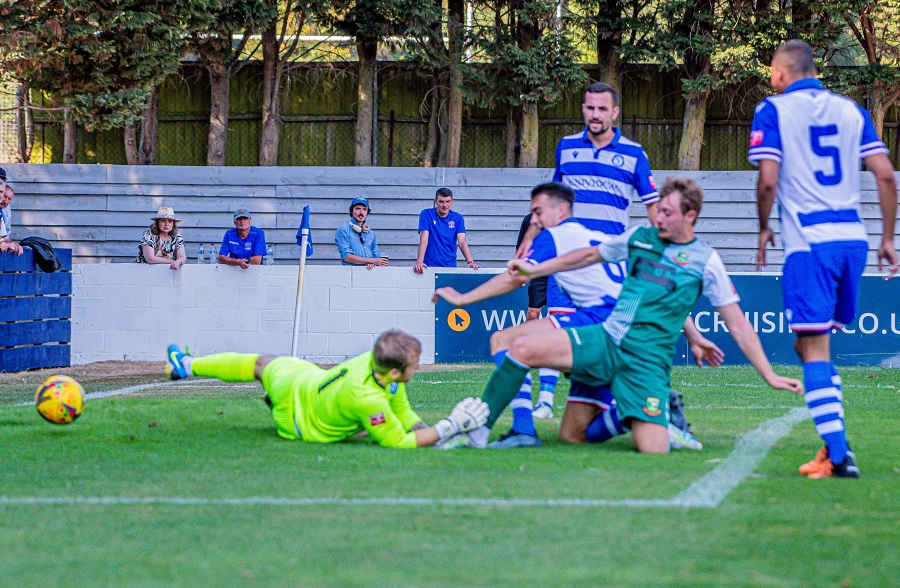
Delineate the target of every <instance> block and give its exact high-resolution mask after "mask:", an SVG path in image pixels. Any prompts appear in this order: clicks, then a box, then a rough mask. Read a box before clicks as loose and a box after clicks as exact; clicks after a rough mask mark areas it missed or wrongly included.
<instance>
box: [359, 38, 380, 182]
mask: <svg viewBox="0 0 900 588" xmlns="http://www.w3.org/2000/svg"><path fill="white" fill-rule="evenodd" d="M356 53H357V55H358V57H359V85H358V86H357V88H358V91H357V95H358V102H357V106H356V145H355V154H356V158H355V159H356V165H372V161H373V159H372V148H373V145H374V143H373V140H372V139H373V136H372V129H373V127H374V124H375V65H376V63H377V59H378V41H369V40H359V39H357V41H356Z"/></svg>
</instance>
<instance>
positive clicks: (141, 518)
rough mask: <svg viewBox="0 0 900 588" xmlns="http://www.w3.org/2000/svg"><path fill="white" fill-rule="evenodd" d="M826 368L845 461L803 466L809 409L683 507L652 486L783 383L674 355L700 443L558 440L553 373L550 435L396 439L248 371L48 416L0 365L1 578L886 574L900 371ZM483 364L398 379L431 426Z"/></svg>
mask: <svg viewBox="0 0 900 588" xmlns="http://www.w3.org/2000/svg"><path fill="white" fill-rule="evenodd" d="M779 370H780V371H781V372H782V373H787V374H789V375H794V376H798V375H799V370H798V369H797V368H796V367H782V368H779ZM841 372H842V375H843V378H844V396H845V404H846V408H847V426H848V430H849V431H850V439H851V441H852V443H853V445H854V449H855V451H856V453H857V455H858V462H859V465H860V467H861V469H862V478H861V479H859V480H855V481H854V480H838V479H831V480H821V481H814V480H806V479H804V478H803V477H802V476H800V475H799V474H798V473H797V466H798V465H799V464H801V463H803V462H804V461H806V460H808V459H810V458H811V457H812V455H813V454H814V453H815V451H816V450H817V449H818V448H819V446H820V442H819V440H818V437H817V436H816V434H815V431H814V429H813V426H812V423H811V422H810V421H809V420H808V419H806V418H804V419H803V420H802V421H800V422H799V423H798V424H796V425H794V426H793V428H792V429H791V430H790V432H789V433H788V434H787V435H786V436H784V437H782V438H781V439H780V440H778V441H777V442H776V443H775V444H774V446H773V447H772V448H771V450H770V451H769V453H768V455H767V456H766V457H765V458H764V459H763V460H762V461H761V462H759V463H758V465H756V467H755V468H753V471H752V472H749V473H748V475H747V476H746V478H745V479H743V480H742V481H741V482H740V484H739V485H737V487H735V488H734V489H733V490H732V491H730V492H729V493H728V494H727V496H725V498H724V500H722V501H721V502H720V503H719V504H717V505H716V506H711V507H696V508H685V507H677V506H672V505H667V504H665V501H667V500H670V499H672V498H673V497H674V496H676V495H679V493H682V494H683V493H684V492H686V491H687V490H686V489H688V488H689V487H690V486H691V484H692V483H694V482H695V481H697V480H699V479H701V478H703V477H704V476H705V475H706V474H708V473H709V472H713V471H718V470H716V468H717V467H719V466H720V464H722V463H723V460H726V458H728V457H729V455H730V454H732V452H733V451H734V450H735V447H736V444H737V443H738V442H739V441H740V440H741V439H742V438H743V437H744V436H745V435H746V434H747V433H748V432H751V431H753V430H755V429H757V427H759V426H760V425H761V424H762V423H765V422H767V421H770V420H772V419H776V418H778V417H781V416H783V415H785V414H787V413H789V412H790V411H791V410H792V409H794V408H796V407H801V406H802V401H801V400H800V399H799V398H797V397H796V396H791V395H789V394H787V393H784V392H776V391H773V390H769V389H768V388H766V387H765V386H764V385H763V383H762V381H761V379H760V378H759V377H758V376H757V375H756V374H755V372H753V371H752V370H751V369H750V368H743V367H730V368H719V369H716V370H711V369H703V370H699V369H695V368H676V369H675V371H674V372H673V386H674V387H675V388H677V389H679V390H681V391H682V392H683V393H684V395H685V402H686V405H687V413H688V418H689V420H690V421H691V422H692V423H693V425H694V429H695V432H696V433H697V436H698V437H699V438H700V439H701V440H702V441H703V442H704V444H705V448H704V450H703V451H701V452H693V451H682V452H675V453H672V454H669V455H665V456H644V455H638V454H637V453H635V452H634V451H633V449H632V445H631V441H630V438H628V437H621V438H619V439H616V440H614V441H612V442H610V443H607V444H605V445H603V446H569V445H564V444H560V443H559V442H558V440H557V436H556V428H557V426H558V423H559V419H558V417H559V416H560V415H561V414H562V407H563V406H564V402H565V396H566V390H567V389H568V387H567V386H566V385H563V384H561V388H560V393H559V394H558V395H557V398H556V414H557V418H556V419H554V420H553V421H538V427H539V431H540V433H541V436H542V438H543V439H544V441H545V446H544V447H542V448H538V449H527V450H510V451H488V450H485V451H477V450H460V451H451V452H442V451H437V450H432V449H426V450H416V451H403V450H388V449H384V448H380V447H378V446H375V445H374V444H373V443H372V442H371V441H369V440H365V439H354V440H352V441H350V442H347V443H340V444H333V445H317V444H312V443H303V442H288V441H284V440H282V439H280V438H279V437H278V436H277V435H276V434H275V432H274V427H273V426H272V425H271V422H270V419H269V415H268V412H267V410H266V408H265V406H264V404H263V403H262V402H261V401H260V396H261V388H259V387H258V386H256V385H250V384H246V385H234V384H231V385H229V384H220V383H195V382H188V383H178V384H176V385H173V386H159V387H154V388H148V389H145V390H142V391H139V392H136V393H131V394H124V395H120V396H112V397H107V398H102V399H95V400H89V401H88V403H87V407H86V410H85V414H84V415H83V416H82V417H81V419H79V420H78V421H76V422H75V423H74V424H72V425H68V426H54V425H51V424H49V423H46V422H44V421H43V420H42V419H40V417H39V416H38V415H37V412H36V411H35V409H34V407H33V406H30V405H29V406H17V405H18V404H19V403H24V402H29V401H30V400H31V399H32V398H33V394H34V389H35V387H36V386H37V384H38V383H39V382H38V381H37V380H38V379H41V378H42V377H43V376H42V377H41V378H38V377H37V376H31V375H29V374H23V375H22V377H21V378H16V379H11V380H8V381H7V383H6V384H4V385H2V386H0V586H53V585H59V586H71V585H79V586H110V585H112V586H149V585H166V586H261V585H270V586H271V585H277V586H467V585H468V586H692V587H693V586H777V587H782V586H784V587H794V586H816V587H818V586H863V587H868V586H896V585H897V581H898V578H900V557H898V555H897V554H898V551H897V549H898V547H897V546H898V544H900V516H898V512H900V491H898V489H900V460H898V457H897V456H898V453H900V437H898V435H897V431H898V428H897V418H898V411H897V406H898V401H900V371H898V370H891V369H882V368H844V369H842V370H841ZM488 374H489V370H488V368H486V367H484V366H476V367H472V368H471V369H462V370H455V371H430V372H420V373H419V374H417V375H416V377H415V379H414V380H413V382H412V383H411V384H410V399H411V401H412V403H413V406H414V408H415V409H416V410H417V411H418V412H419V414H420V415H421V416H422V417H424V418H425V419H426V420H427V421H428V422H431V423H433V422H434V421H435V420H437V419H438V418H441V417H443V416H445V415H446V414H447V412H448V411H449V409H450V408H451V407H452V406H453V404H454V403H455V402H456V401H457V400H458V399H460V398H463V397H464V396H468V395H478V394H480V391H481V389H482V387H483V384H484V382H485V381H486V379H487V376H488ZM153 381H161V378H153V377H146V376H142V377H122V378H118V379H115V380H111V379H102V378H101V379H82V383H83V384H84V385H85V388H86V390H87V391H88V392H96V391H100V390H112V389H119V388H124V387H126V386H133V385H137V384H145V383H148V382H153ZM508 426H509V417H508V413H507V415H505V416H504V417H503V418H502V419H501V420H500V422H499V423H498V425H497V427H496V428H495V435H499V434H500V433H502V432H503V431H505V430H506V429H507V428H508ZM726 463H727V462H726ZM254 498H255V499H258V500H256V501H255V502H254V501H253V500H250V499H254ZM67 499H78V500H69V501H68V502H66V500H67ZM414 499H420V500H419V501H418V502H417V501H416V500H414ZM392 500H393V502H392ZM516 500H522V501H530V502H521V503H516V502H515V501H516ZM554 500H556V501H565V500H571V501H573V502H571V503H566V502H553V501H554ZM584 500H595V501H610V503H609V505H605V506H604V505H602V504H601V505H598V504H594V503H587V504H586V503H583V502H581V503H579V502H577V501H584ZM639 500H661V501H662V503H661V504H652V505H649V506H646V505H645V506H630V505H629V506H625V505H623V504H626V502H627V501H639ZM635 504H639V503H635Z"/></svg>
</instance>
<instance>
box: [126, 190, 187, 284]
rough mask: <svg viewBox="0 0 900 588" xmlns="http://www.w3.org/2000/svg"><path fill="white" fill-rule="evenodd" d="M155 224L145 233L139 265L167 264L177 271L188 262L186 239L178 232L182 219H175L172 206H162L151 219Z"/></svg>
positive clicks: (138, 259)
mask: <svg viewBox="0 0 900 588" xmlns="http://www.w3.org/2000/svg"><path fill="white" fill-rule="evenodd" d="M150 218H151V219H152V220H153V224H152V225H150V228H149V229H147V230H146V231H144V236H143V237H141V242H140V244H139V245H138V255H137V259H136V260H135V261H136V262H137V263H167V264H169V267H170V268H171V269H173V270H177V269H178V268H180V267H181V266H183V265H184V262H185V261H187V254H186V253H185V251H184V237H182V236H181V234H180V233H179V232H178V223H180V222H181V219H180V218H175V211H174V210H172V207H171V206H160V207H159V211H158V212H157V213H156V216H151V217H150Z"/></svg>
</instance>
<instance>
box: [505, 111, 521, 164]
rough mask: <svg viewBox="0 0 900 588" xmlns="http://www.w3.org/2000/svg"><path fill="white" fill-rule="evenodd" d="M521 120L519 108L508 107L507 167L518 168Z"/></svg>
mask: <svg viewBox="0 0 900 588" xmlns="http://www.w3.org/2000/svg"><path fill="white" fill-rule="evenodd" d="M520 120H521V111H520V109H519V107H518V106H510V107H508V109H507V111H506V167H516V163H517V162H518V157H517V155H518V152H519V123H520Z"/></svg>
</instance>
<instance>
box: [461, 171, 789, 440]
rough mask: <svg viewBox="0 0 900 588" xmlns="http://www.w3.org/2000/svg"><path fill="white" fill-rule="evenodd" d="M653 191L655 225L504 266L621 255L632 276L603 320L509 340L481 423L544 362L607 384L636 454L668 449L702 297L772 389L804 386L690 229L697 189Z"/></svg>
mask: <svg viewBox="0 0 900 588" xmlns="http://www.w3.org/2000/svg"><path fill="white" fill-rule="evenodd" d="M659 195H660V201H659V208H658V210H657V227H637V228H634V229H632V230H629V231H628V232H626V233H624V234H623V235H619V236H617V237H613V238H612V239H610V240H608V241H605V242H603V243H601V244H600V245H599V246H597V247H586V248H583V249H576V250H574V251H571V252H570V253H567V254H566V255H563V256H560V257H556V258H553V259H550V260H548V261H545V262H544V263H541V264H539V265H537V266H534V265H530V264H528V263H527V262H525V261H524V260H520V259H514V260H511V261H510V262H509V263H508V266H509V269H510V271H511V272H513V273H516V274H520V275H523V276H526V277H539V276H546V275H550V274H555V273H557V272H562V271H570V270H574V269H577V268H581V267H585V266H588V265H591V264H593V263H607V262H615V261H622V260H625V259H627V260H628V268H629V275H628V277H627V278H626V280H625V282H624V284H623V287H622V292H621V294H620V295H619V298H618V301H617V302H616V305H615V308H614V309H613V311H612V313H611V314H610V316H609V318H608V319H607V320H606V321H605V322H604V323H602V324H599V325H590V326H584V327H573V328H566V329H558V330H554V331H545V332H541V333H536V334H533V335H528V336H523V337H519V338H517V339H516V340H515V341H514V342H513V344H512V345H511V347H510V349H509V352H508V355H507V357H506V359H505V360H504V362H503V364H501V365H500V367H498V368H497V369H496V370H495V371H494V373H493V374H492V375H491V379H490V380H489V381H488V385H487V388H486V389H485V391H484V394H483V395H482V398H483V399H484V400H486V401H487V403H488V405H489V406H490V408H491V415H490V418H489V419H488V422H487V427H490V426H491V425H493V423H494V422H495V421H496V419H497V417H498V416H499V414H500V412H502V410H503V407H505V406H506V405H507V403H508V402H509V401H510V400H511V399H512V398H513V397H514V396H515V394H516V391H517V390H518V388H519V386H520V385H521V382H522V378H524V375H525V374H526V373H527V371H528V370H529V369H530V368H532V367H548V368H552V369H556V370H559V371H561V372H566V373H570V374H571V376H572V378H573V379H577V380H578V381H581V382H585V383H587V384H589V385H594V386H609V387H610V388H611V390H612V393H613V396H614V397H615V399H616V402H617V403H618V409H619V418H620V420H621V422H622V424H623V425H625V427H627V428H630V429H631V433H632V438H633V440H634V444H635V447H636V448H637V450H638V451H641V452H644V453H666V452H668V451H669V437H668V432H667V424H668V414H667V412H668V410H667V405H666V399H667V398H668V390H669V375H670V371H671V367H672V356H673V355H674V353H675V344H676V342H677V341H678V337H679V334H680V332H681V326H682V324H683V323H684V320H685V318H686V317H687V316H688V314H689V313H690V312H691V310H692V309H693V308H694V304H695V303H696V302H697V299H698V298H699V297H700V294H701V293H702V294H704V295H705V296H707V297H708V298H709V299H710V301H711V302H712V304H713V306H714V307H716V310H717V311H718V312H719V314H720V315H721V316H722V319H723V320H724V321H725V325H726V326H727V327H728V330H729V332H730V333H731V336H732V337H733V338H734V340H735V342H736V343H737V344H738V346H739V347H740V349H741V351H743V353H744V355H746V356H747V359H749V360H750V363H751V364H753V367H755V368H756V370H757V371H758V372H759V374H760V375H761V376H762V377H763V379H765V381H766V382H767V383H768V384H769V385H770V386H772V387H773V388H777V389H781V390H789V391H792V392H795V393H801V392H802V384H801V383H800V381H799V380H795V379H792V378H785V377H782V376H778V375H777V374H775V372H774V371H772V367H771V366H770V365H769V362H768V360H767V359H766V355H765V352H764V351H763V349H762V345H761V343H760V341H759V337H758V336H757V335H756V333H755V332H754V331H753V328H752V327H751V326H750V323H749V322H748V321H747V319H746V317H745V316H744V313H743V311H742V310H741V307H740V305H739V304H738V301H739V300H740V298H739V297H738V295H737V292H736V291H735V290H734V286H733V285H732V283H731V280H730V279H729V277H728V274H727V273H726V271H725V265H724V264H723V263H722V259H721V258H720V257H719V254H718V253H716V251H715V250H714V249H713V248H712V247H710V246H709V245H707V244H705V243H703V242H702V241H700V240H699V239H697V238H696V237H695V235H694V223H695V222H696V220H697V216H698V215H699V213H700V208H701V206H702V204H703V192H702V190H701V189H700V187H699V186H697V184H696V183H695V182H694V181H693V180H690V179H687V178H669V179H668V180H667V181H666V183H665V185H664V186H663V188H662V189H661V190H660V192H659ZM486 436H487V433H486V427H482V428H479V429H475V430H473V431H472V432H470V433H469V437H470V439H473V440H475V441H476V443H477V441H478V439H479V437H486ZM471 445H472V444H470V446H471Z"/></svg>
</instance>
